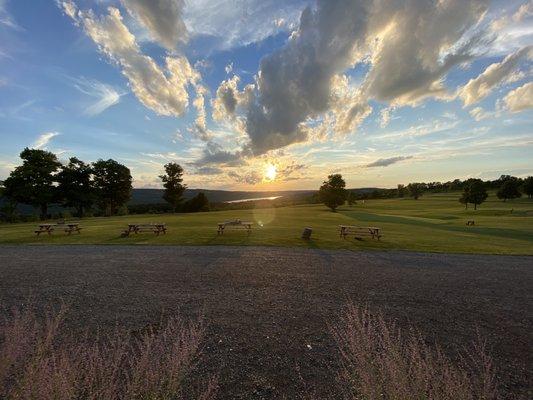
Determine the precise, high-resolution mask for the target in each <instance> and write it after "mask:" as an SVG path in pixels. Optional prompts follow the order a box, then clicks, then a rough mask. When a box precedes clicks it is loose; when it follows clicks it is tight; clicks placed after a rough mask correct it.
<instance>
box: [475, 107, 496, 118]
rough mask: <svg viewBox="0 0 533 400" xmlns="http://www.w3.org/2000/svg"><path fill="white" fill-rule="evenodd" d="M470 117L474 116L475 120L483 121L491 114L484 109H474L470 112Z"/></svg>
mask: <svg viewBox="0 0 533 400" xmlns="http://www.w3.org/2000/svg"><path fill="white" fill-rule="evenodd" d="M470 115H471V116H472V118H474V119H475V120H476V121H481V120H483V119H487V118H489V117H490V115H491V114H490V113H488V112H487V111H485V110H484V109H483V108H481V107H476V108H473V109H472V110H470Z"/></svg>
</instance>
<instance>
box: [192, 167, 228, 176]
mask: <svg viewBox="0 0 533 400" xmlns="http://www.w3.org/2000/svg"><path fill="white" fill-rule="evenodd" d="M222 172H224V171H223V170H222V169H221V168H217V167H200V168H197V169H196V175H219V174H221V173H222Z"/></svg>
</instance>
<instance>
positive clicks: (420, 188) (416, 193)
mask: <svg viewBox="0 0 533 400" xmlns="http://www.w3.org/2000/svg"><path fill="white" fill-rule="evenodd" d="M407 190H408V191H409V194H410V195H411V197H413V198H414V199H415V200H418V198H419V197H420V196H422V193H423V192H424V184H423V183H410V184H409V185H407Z"/></svg>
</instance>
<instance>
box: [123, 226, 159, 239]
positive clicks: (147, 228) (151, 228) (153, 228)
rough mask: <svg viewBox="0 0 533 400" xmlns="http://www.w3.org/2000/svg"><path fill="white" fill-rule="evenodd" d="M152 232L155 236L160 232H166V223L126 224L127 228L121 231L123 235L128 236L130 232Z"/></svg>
mask: <svg viewBox="0 0 533 400" xmlns="http://www.w3.org/2000/svg"><path fill="white" fill-rule="evenodd" d="M142 232H153V233H155V234H156V235H157V236H159V235H160V234H161V233H162V234H166V233H167V225H166V224H128V229H126V230H125V231H124V233H123V235H124V236H129V235H130V234H131V233H135V234H137V233H142Z"/></svg>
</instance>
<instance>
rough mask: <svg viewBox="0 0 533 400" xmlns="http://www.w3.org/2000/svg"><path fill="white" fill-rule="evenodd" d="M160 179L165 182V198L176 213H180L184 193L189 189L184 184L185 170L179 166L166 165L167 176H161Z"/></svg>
mask: <svg viewBox="0 0 533 400" xmlns="http://www.w3.org/2000/svg"><path fill="white" fill-rule="evenodd" d="M159 178H160V179H161V180H162V181H163V187H164V188H165V193H164V194H163V198H164V199H165V201H166V202H167V203H169V204H170V205H171V206H172V208H173V209H174V212H176V211H178V209H179V206H180V204H181V202H182V200H183V193H184V192H185V189H186V188H187V186H186V185H183V184H182V182H183V168H182V167H181V165H179V164H176V163H168V164H166V165H165V175H161V176H159Z"/></svg>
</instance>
